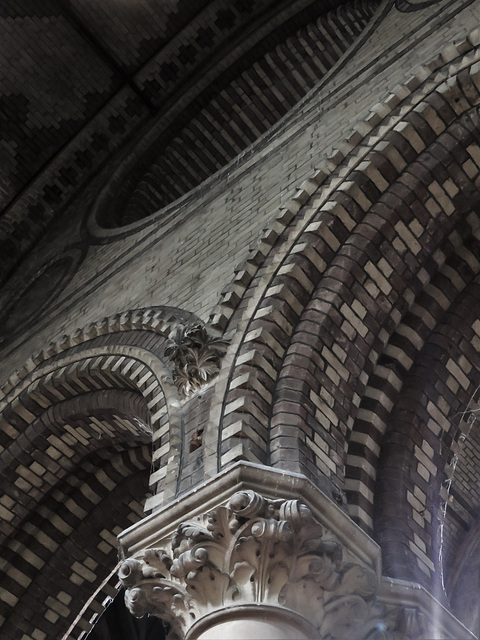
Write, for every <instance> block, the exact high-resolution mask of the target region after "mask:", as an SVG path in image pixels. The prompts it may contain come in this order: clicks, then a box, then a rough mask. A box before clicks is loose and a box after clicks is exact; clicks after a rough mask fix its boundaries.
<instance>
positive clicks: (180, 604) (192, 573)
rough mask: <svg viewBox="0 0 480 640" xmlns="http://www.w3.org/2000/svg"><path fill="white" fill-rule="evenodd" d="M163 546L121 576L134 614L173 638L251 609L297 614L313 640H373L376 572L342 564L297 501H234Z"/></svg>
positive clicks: (244, 497)
mask: <svg viewBox="0 0 480 640" xmlns="http://www.w3.org/2000/svg"><path fill="white" fill-rule="evenodd" d="M164 543H165V544H164V546H162V547H161V548H155V549H148V550H146V551H145V552H144V553H143V556H142V557H141V559H134V558H130V559H128V560H125V561H124V563H123V564H122V566H121V568H120V572H119V575H120V578H121V580H122V582H123V584H124V586H125V587H126V589H127V591H126V596H125V598H126V602H127V606H128V608H129V609H130V611H131V612H132V613H133V614H134V615H135V616H137V617H141V616H143V615H145V614H154V615H156V616H159V617H161V618H162V619H164V620H165V621H167V622H169V623H170V625H171V634H170V638H177V637H178V638H183V637H185V634H186V633H188V631H189V629H190V628H191V627H192V626H193V625H194V624H195V623H196V622H197V621H198V620H199V619H201V618H202V617H204V616H205V615H207V614H210V613H213V612H220V611H221V610H225V609H226V608H230V607H235V606H238V605H245V604H257V605H269V606H274V607H280V608H283V609H285V610H287V612H288V610H290V611H292V612H295V613H296V614H297V615H300V616H302V617H303V618H305V619H306V620H308V621H309V622H310V623H311V625H312V631H313V630H315V634H316V635H315V637H321V638H332V639H333V638H345V639H346V638H351V634H352V630H353V629H354V630H355V633H356V634H357V633H358V631H359V629H362V630H363V631H362V635H364V636H366V635H369V632H370V631H372V619H371V618H372V603H373V600H374V596H375V594H376V591H377V576H376V573H375V572H374V571H373V570H372V569H370V568H369V567H365V566H362V565H360V564H357V563H354V562H345V561H344V555H345V554H344V550H343V548H342V546H341V545H340V543H339V542H338V541H337V540H336V539H335V538H334V536H333V535H332V534H331V533H329V532H328V531H326V530H325V529H324V528H323V527H322V526H321V525H320V524H319V523H318V522H316V521H315V519H314V518H313V515H312V512H311V511H310V509H309V508H308V507H307V506H306V505H305V504H303V503H301V502H299V501H298V500H271V499H267V498H264V497H262V496H261V495H259V494H258V493H255V492H254V491H251V490H247V491H241V492H237V493H235V494H234V495H233V496H232V497H231V499H230V501H229V502H228V504H227V505H226V506H221V507H218V508H216V509H214V510H212V511H209V512H208V513H206V514H204V515H200V516H198V517H196V518H194V519H193V520H191V521H188V522H183V523H181V524H180V525H179V526H178V528H177V529H176V531H175V533H174V534H173V535H172V536H170V538H169V539H168V540H164ZM375 628H376V624H375V622H373V629H375ZM377 628H378V625H377ZM383 637H386V636H383Z"/></svg>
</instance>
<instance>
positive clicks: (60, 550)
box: [2, 445, 150, 640]
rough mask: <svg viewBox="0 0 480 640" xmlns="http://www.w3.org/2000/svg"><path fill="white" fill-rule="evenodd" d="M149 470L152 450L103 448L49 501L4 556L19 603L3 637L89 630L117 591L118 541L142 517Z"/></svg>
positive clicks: (8, 585) (7, 581)
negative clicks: (118, 537) (105, 604)
mask: <svg viewBox="0 0 480 640" xmlns="http://www.w3.org/2000/svg"><path fill="white" fill-rule="evenodd" d="M149 467H150V448H149V446H147V445H143V446H141V447H135V448H133V449H132V448H130V449H128V450H125V449H123V450H122V449H121V448H118V451H114V450H113V451H111V450H104V451H102V452H98V454H96V455H92V456H89V457H87V458H86V459H84V460H83V461H82V465H81V466H79V467H78V468H77V469H76V471H74V472H72V474H71V476H70V477H69V478H65V479H64V480H63V481H61V482H59V483H58V485H57V486H55V487H54V488H53V489H52V490H51V491H50V492H49V493H48V494H46V495H45V496H44V498H43V499H42V500H41V501H40V502H39V503H38V505H37V508H36V510H35V512H34V513H32V514H31V516H30V517H29V519H28V522H27V523H26V526H24V527H23V528H20V529H19V531H18V532H17V534H16V536H15V537H14V538H13V537H12V538H10V540H9V543H8V545H7V546H6V548H5V549H3V550H2V558H3V559H4V560H5V561H9V563H10V566H11V567H12V569H10V570H8V571H7V572H6V575H4V576H2V587H3V588H4V589H5V590H6V591H8V593H9V598H10V601H11V602H10V603H11V604H14V606H13V607H12V609H11V611H8V612H5V611H2V614H3V615H5V613H7V615H6V621H5V622H4V624H3V625H2V638H5V639H6V640H14V639H17V638H18V637H19V631H21V632H22V634H21V635H22V637H23V634H25V635H26V636H27V637H35V638H37V637H38V638H50V637H51V638H54V637H55V638H61V637H65V638H66V637H68V638H78V637H81V636H82V633H83V632H85V631H88V629H89V628H90V627H91V625H92V623H93V621H94V618H95V617H96V616H97V615H99V614H100V613H101V612H102V610H103V607H104V602H105V600H106V599H107V598H108V597H114V595H115V593H116V581H112V580H108V578H109V576H110V574H111V573H112V571H114V570H115V568H116V566H117V553H118V552H117V544H116V537H115V536H116V534H118V533H119V532H120V531H121V530H123V529H124V528H125V527H128V526H129V525H130V524H133V523H134V522H135V521H137V520H138V519H139V518H141V516H142V510H143V497H144V493H145V486H146V484H147V482H148V473H149ZM2 604H3V605H4V609H5V608H6V607H5V603H2ZM67 632H68V635H67Z"/></svg>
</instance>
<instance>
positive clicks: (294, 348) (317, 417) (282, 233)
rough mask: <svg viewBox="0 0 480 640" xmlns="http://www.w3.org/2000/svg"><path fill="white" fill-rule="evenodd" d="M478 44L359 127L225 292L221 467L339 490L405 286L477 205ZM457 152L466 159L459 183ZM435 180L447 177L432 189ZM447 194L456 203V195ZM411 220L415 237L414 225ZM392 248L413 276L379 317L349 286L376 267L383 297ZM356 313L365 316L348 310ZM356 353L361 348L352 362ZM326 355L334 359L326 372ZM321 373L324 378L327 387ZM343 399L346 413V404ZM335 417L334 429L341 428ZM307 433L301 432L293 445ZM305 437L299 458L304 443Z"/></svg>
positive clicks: (444, 59)
mask: <svg viewBox="0 0 480 640" xmlns="http://www.w3.org/2000/svg"><path fill="white" fill-rule="evenodd" d="M477 45H478V34H474V35H473V36H472V37H471V38H470V39H469V40H467V41H466V42H464V43H459V44H458V45H456V48H455V47H450V48H449V49H448V50H446V51H445V53H444V54H443V55H442V56H441V57H439V58H438V59H436V60H435V61H433V62H432V63H430V64H429V65H428V66H424V67H423V68H422V69H421V70H420V71H419V73H418V74H417V75H416V76H415V77H414V78H412V79H411V80H410V81H409V82H408V84H407V85H405V86H403V87H400V88H399V89H398V90H397V93H396V94H395V95H393V96H390V97H389V100H388V101H387V103H386V105H385V112H387V113H388V116H387V117H384V118H382V117H381V116H380V115H379V114H381V113H382V107H383V105H382V106H381V107H377V108H376V113H375V116H376V117H373V115H372V118H371V119H370V120H369V122H368V123H366V126H365V128H364V130H366V131H368V133H367V135H365V136H364V137H363V138H362V135H361V134H360V133H359V132H357V133H356V134H355V135H354V136H352V138H351V139H350V141H349V145H348V146H347V153H344V155H343V157H342V158H341V160H342V163H343V164H342V165H341V166H340V167H339V168H338V169H336V170H335V171H334V172H333V173H332V172H331V170H330V172H329V173H330V175H329V176H326V174H325V172H324V173H323V175H322V172H319V173H318V174H317V175H316V176H314V177H313V178H312V180H311V181H309V182H307V183H305V184H304V185H302V187H303V188H302V190H301V192H300V193H299V194H298V197H297V199H296V201H294V202H293V203H291V206H290V208H289V209H288V210H286V211H284V212H282V213H281V214H280V216H279V219H278V220H277V221H276V222H275V224H274V226H273V228H272V229H271V230H270V231H269V232H267V233H266V235H265V236H264V238H263V239H262V241H261V242H260V244H259V245H258V247H256V249H255V250H254V251H252V253H251V254H250V256H249V259H248V261H247V263H245V265H243V267H244V268H242V269H240V270H239V272H238V274H237V277H236V280H235V282H234V283H233V284H232V286H231V287H230V289H229V290H228V291H226V292H225V296H224V299H223V301H222V304H221V306H220V307H219V309H218V312H217V313H216V314H215V316H214V317H213V320H214V321H215V322H217V324H218V326H221V327H223V328H227V330H228V329H229V328H231V327H237V328H239V329H240V332H239V333H240V334H241V338H239V339H238V341H237V343H236V344H235V345H233V346H232V350H233V349H236V355H235V359H234V364H233V366H232V368H231V369H230V371H229V372H228V374H225V375H224V378H223V384H224V385H225V391H226V393H225V401H224V406H223V413H222V422H223V424H222V426H223V430H222V432H221V433H220V435H219V438H218V441H217V451H218V452H219V462H218V467H222V465H223V464H224V463H223V462H222V459H223V460H226V459H227V455H226V452H227V451H231V450H232V448H235V449H236V450H238V457H244V458H247V459H250V460H252V461H255V462H268V463H271V464H273V465H274V466H283V467H284V468H289V469H291V470H296V471H302V472H306V473H307V474H308V475H310V477H313V478H314V479H315V480H316V482H317V483H318V484H320V485H321V486H324V488H326V489H327V490H329V491H331V490H332V487H331V484H330V483H328V482H327V483H324V478H325V477H327V478H328V477H329V476H330V480H331V481H332V482H333V483H334V484H336V488H337V489H341V488H342V482H343V473H344V464H345V442H346V437H347V434H348V432H349V431H350V430H351V428H352V422H351V419H350V418H349V417H348V416H349V415H354V414H355V410H356V407H358V404H359V402H360V398H361V395H362V392H363V390H364V388H365V385H366V384H367V382H368V378H369V375H370V374H371V373H372V371H373V369H372V366H373V364H374V363H375V361H376V359H377V358H378V356H379V354H380V353H381V351H382V348H383V346H384V345H385V343H386V340H387V338H388V334H389V333H391V332H392V331H393V330H394V329H395V327H396V325H397V324H398V323H399V322H400V320H401V317H402V313H405V312H406V311H407V309H408V304H409V302H408V300H409V295H410V292H407V284H408V283H409V282H410V281H413V280H414V279H420V282H421V279H422V278H423V277H424V271H423V270H424V269H425V265H426V264H427V263H428V261H431V260H435V250H436V247H437V246H438V245H439V244H441V243H442V242H444V241H446V239H447V237H448V234H449V233H450V232H453V227H454V225H455V224H456V223H458V222H459V221H460V220H461V219H463V218H464V217H465V216H467V214H468V213H469V212H470V211H471V209H469V212H467V211H466V206H467V204H466V203H468V207H470V208H471V206H472V203H474V202H475V198H477V197H478V196H477V195H476V194H477V189H476V187H475V185H474V179H475V176H476V175H478V153H477V149H476V147H475V145H473V147H472V149H469V144H470V143H468V140H469V136H470V139H473V138H474V137H475V135H476V131H477V128H478V114H477V112H476V110H475V109H474V108H475V107H476V105H477V104H478V103H479V101H480V93H479V90H478V88H477V85H476V83H478V84H479V86H480V82H479V81H478V78H477V71H476V67H475V66H474V65H475V63H476V61H477V60H478V59H479V57H480V52H479V50H478V49H477ZM472 136H473V138H472ZM458 137H460V138H462V137H463V140H462V141H459V140H458ZM362 143H363V144H362ZM470 146H472V145H470ZM352 147H354V150H353V151H351V152H350V150H351V149H352ZM460 149H463V151H464V152H466V153H467V155H468V156H469V157H468V165H467V166H465V167H463V170H462V171H460V172H459V171H458V167H457V165H458V161H457V159H456V155H458V152H459V150H460ZM339 155H341V154H339ZM445 156H449V157H450V160H451V162H450V165H449V167H448V169H447V177H444V175H443V174H441V171H440V169H439V167H441V166H442V164H444V159H445ZM455 163H456V164H455ZM337 166H338V164H337ZM412 169H413V171H412ZM417 169H421V172H420V174H419V173H418V171H417ZM434 169H435V171H436V172H437V173H440V174H441V175H440V177H439V179H438V180H437V179H436V176H435V175H434ZM469 172H471V173H472V175H468V173H469ZM449 181H450V182H449ZM451 183H452V184H453V185H454V189H457V192H458V193H459V194H460V195H457V193H453V192H452V193H449V191H448V189H449V187H450V184H451ZM319 184H320V188H319ZM437 187H438V190H437V191H436V192H434V188H435V189H436V188H437ZM429 188H430V191H429ZM416 191H419V192H420V194H421V198H423V200H424V201H423V202H420V203H419V204H423V205H425V206H424V209H423V210H422V211H421V212H420V209H419V210H418V212H417V211H415V212H414V213H413V214H412V212H410V214H409V213H408V211H407V209H408V208H409V206H410V204H412V203H411V202H409V201H408V198H409V196H413V195H414V194H415V193H416ZM427 196H428V197H427ZM430 200H431V202H430ZM427 203H428V205H427ZM457 205H458V211H457V208H456V207H457ZM429 207H431V209H429ZM439 211H441V212H442V214H441V215H440V217H439V216H438V212H439ZM460 211H461V215H460V213H459V212H460ZM282 215H283V218H282ZM422 215H423V218H422ZM416 216H418V220H419V221H420V230H419V229H418V228H417V227H416V226H415V224H414V221H415V220H416V219H417V218H416ZM418 231H420V235H419V237H417V236H416V234H417V232H418ZM420 236H421V237H420ZM395 239H397V241H398V242H400V241H401V242H402V244H403V247H405V252H406V253H408V257H407V258H406V259H405V260H404V261H403V265H402V266H403V268H404V269H406V270H407V271H408V275H407V277H406V278H405V277H404V278H403V280H402V277H401V276H399V277H396V274H394V276H393V279H394V280H395V283H394V285H390V284H386V285H385V287H386V288H388V287H390V289H389V290H388V292H387V295H390V293H391V291H392V290H395V287H396V288H397V289H398V294H397V295H394V299H393V302H394V304H393V305H390V307H389V303H388V301H386V300H384V299H383V298H379V300H378V301H373V303H371V302H369V303H368V304H371V305H372V304H373V307H374V308H371V309H367V308H365V305H363V304H362V303H361V302H360V301H359V300H358V295H357V296H356V297H355V294H352V293H351V292H350V287H351V286H352V285H353V284H354V283H355V282H358V283H359V286H361V283H362V277H363V275H364V274H363V271H364V269H365V268H366V267H368V269H370V271H371V273H370V274H369V278H370V279H371V280H372V281H373V283H374V285H375V287H376V288H377V290H381V288H380V287H379V286H378V284H380V283H382V284H383V281H384V280H385V281H386V280H388V277H385V275H384V274H383V273H382V266H383V262H381V261H382V259H385V256H384V255H383V254H382V251H383V250H384V248H385V247H386V245H387V244H392V243H393V242H394V240H395ZM417 247H418V251H417ZM402 251H403V249H402ZM402 288H403V291H402ZM417 288H418V287H417ZM245 290H246V291H247V293H246V294H245V296H244V294H243V291H245ZM420 290H421V287H420V288H418V291H417V292H416V295H418V293H419V292H420ZM314 292H315V293H314ZM319 292H321V293H320V295H319ZM342 294H345V298H342ZM403 294H406V300H404V301H403V303H402V302H400V301H399V300H400V298H401V297H402V296H403ZM384 297H385V298H386V297H387V296H386V295H385V296H384ZM239 301H241V303H240V302H239ZM355 301H357V302H358V304H356V305H355V306H352V305H353V303H354V302H355ZM405 302H406V305H405ZM358 314H360V315H358ZM375 316H376V317H375ZM352 321H353V324H352ZM385 322H386V323H387V328H386V331H387V335H384V336H383V339H382V341H383V344H381V343H379V342H378V340H375V339H373V337H372V336H373V335H374V333H375V332H377V333H380V330H381V329H382V328H384V323H385ZM354 325H358V328H359V329H360V331H361V332H364V335H363V336H362V335H361V333H359V332H358V331H357V328H356V327H355V326H354ZM319 333H321V335H320V336H319ZM365 337H367V340H365ZM338 338H341V339H340V340H339V339H338ZM312 339H313V340H315V341H316V344H315V346H314V347H313V348H312V346H311V342H312ZM352 340H357V341H358V345H362V347H361V349H357V350H356V353H350V354H349V353H347V350H348V349H350V346H348V345H349V344H350V343H351V342H352ZM345 347H347V350H346V349H345ZM322 349H326V350H327V351H328V352H329V353H328V358H329V359H330V361H329V362H327V363H326V361H325V358H324V357H323V355H322ZM360 351H363V354H362V353H360ZM355 358H358V361H356V360H355ZM342 359H343V360H344V361H346V360H347V359H348V364H349V365H352V366H351V369H352V371H351V373H350V375H351V376H352V378H353V380H352V379H348V376H347V378H346V379H342V377H341V376H340V378H338V371H343V369H344V367H343V364H344V363H343V362H342ZM322 367H323V369H322ZM327 367H328V369H329V371H330V372H331V373H332V376H331V377H330V378H329V376H328V375H325V371H326V369H327ZM365 369H366V370H365ZM319 378H320V379H322V384H321V385H320V384H319ZM302 380H304V381H305V382H306V385H305V384H304V382H302ZM325 382H327V383H328V384H325ZM302 385H303V388H301V387H302ZM328 386H330V387H331V388H330V389H328ZM299 387H300V388H299ZM332 388H335V389H337V390H338V391H337V393H339V394H341V395H342V402H340V400H339V399H338V398H337V400H335V398H333V395H332V393H331V391H332ZM311 391H312V392H313V393H312V396H311V397H308V395H306V394H310V392H311ZM321 391H322V393H324V394H325V395H326V397H322V395H321V393H320V392H321ZM346 395H348V396H349V397H348V403H350V408H348V407H347V406H343V404H342V403H343V402H345V400H344V399H345V396H346ZM335 402H337V405H336V406H335V411H332V403H335ZM272 407H273V408H272ZM350 409H351V410H350ZM337 413H338V415H339V416H340V421H339V424H334V422H335V420H336V418H337ZM342 416H344V419H342ZM319 422H320V424H321V425H322V427H321V429H327V430H331V429H332V425H333V437H332V439H331V440H330V442H328V441H327V442H326V441H325V440H321V441H318V439H317V441H315V438H314V436H315V435H318V434H315V433H314V430H313V429H312V424H314V425H316V428H318V424H319ZM302 428H304V429H305V433H304V434H301V437H300V439H299V429H302ZM253 433H255V437H254V436H253ZM308 434H310V442H309V446H308V447H307V448H305V446H304V445H305V442H304V441H303V442H302V438H303V439H304V440H305V439H306V438H307V437H309V435H308ZM211 437H213V434H211ZM206 439H207V438H206ZM327 440H328V439H327ZM299 443H300V449H299V447H298V444H299ZM279 450H282V454H281V455H280V454H279ZM298 450H300V454H299V455H297V454H296V453H295V452H296V451H298ZM312 452H313V453H312ZM230 460H231V456H229V461H230ZM318 469H320V474H319V473H318V472H317V470H318Z"/></svg>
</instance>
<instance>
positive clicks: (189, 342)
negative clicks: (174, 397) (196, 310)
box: [164, 323, 228, 398]
mask: <svg viewBox="0 0 480 640" xmlns="http://www.w3.org/2000/svg"><path fill="white" fill-rule="evenodd" d="M227 346H228V341H227V340H225V339H224V338H220V337H217V336H213V335H211V334H210V333H209V331H208V329H207V327H206V326H205V325H203V324H201V323H194V324H185V325H181V326H179V327H178V328H177V330H176V331H175V334H174V336H173V337H172V338H170V339H169V340H168V341H167V346H166V348H165V351H164V355H165V357H166V359H167V360H169V361H170V362H171V363H172V365H173V382H174V383H175V385H176V387H177V389H178V391H179V394H180V397H182V398H188V397H189V396H191V395H192V394H193V393H195V392H196V391H198V390H199V389H201V388H202V387H203V386H204V385H205V384H207V383H208V382H210V380H211V379H212V378H214V377H215V376H216V375H217V373H218V372H219V370H220V363H221V359H222V357H223V356H224V355H225V352H226V350H227Z"/></svg>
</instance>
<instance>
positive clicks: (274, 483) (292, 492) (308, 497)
mask: <svg viewBox="0 0 480 640" xmlns="http://www.w3.org/2000/svg"><path fill="white" fill-rule="evenodd" d="M246 490H253V491H260V492H261V493H262V495H263V496H265V497H266V498H270V499H273V500H275V499H280V498H281V499H284V500H288V499H292V500H295V499H299V500H301V501H302V502H304V503H305V504H306V505H307V507H308V508H309V509H310V510H311V511H312V514H313V517H314V518H315V520H316V521H317V522H318V523H319V524H320V525H323V526H325V527H326V528H328V530H329V531H330V532H331V533H332V534H333V535H334V536H336V537H337V538H338V541H339V542H340V544H342V545H343V546H344V547H345V548H346V549H348V551H349V552H350V553H351V554H352V555H353V556H354V557H355V558H356V559H357V560H358V561H359V562H361V563H362V564H365V565H367V566H369V567H371V568H372V569H373V570H374V571H375V573H376V574H377V576H378V577H379V578H380V576H381V555H380V547H379V546H378V545H377V544H376V543H375V542H374V541H373V540H372V539H371V538H370V537H369V536H368V535H367V534H366V533H365V532H364V531H362V529H360V527H358V526H357V525H356V524H355V523H354V522H353V521H352V520H350V518H349V517H348V516H347V515H346V514H345V513H344V512H343V511H342V510H341V509H340V508H339V507H337V505H336V504H335V503H334V502H332V501H331V500H330V499H329V498H327V497H326V496H325V495H324V494H323V493H322V492H321V491H320V490H319V489H317V487H316V486H315V485H314V484H313V483H312V482H311V481H310V480H308V478H306V477H305V476H303V475H301V474H297V473H291V472H284V471H280V470H278V469H273V468H271V467H264V466H262V465H258V464H255V463H252V462H244V461H241V462H237V463H236V464H234V465H232V466H231V467H229V468H228V469H226V470H225V471H222V472H221V473H219V474H218V475H217V476H215V477H214V478H212V479H210V480H208V481H207V482H205V483H204V484H203V485H202V486H201V487H200V488H195V489H193V490H191V491H189V492H187V493H185V494H183V495H181V496H180V497H178V498H176V499H175V500H174V501H172V502H170V503H169V504H168V505H166V506H165V507H162V508H161V509H159V510H158V511H155V512H154V513H152V514H151V515H149V516H147V517H146V518H144V519H143V520H141V521H140V522H139V523H137V524H135V525H133V526H131V527H129V528H128V529H126V530H125V531H123V532H122V533H121V534H120V535H119V536H118V540H119V543H120V550H121V555H122V557H124V558H128V557H131V556H133V555H136V554H138V553H140V552H141V551H142V550H143V549H145V548H148V547H155V546H156V545H158V543H159V542H160V541H161V540H162V539H164V538H165V537H167V536H168V535H170V534H171V533H172V532H173V531H174V530H175V529H176V528H177V526H178V525H179V524H181V523H182V522H183V521H184V520H185V519H187V518H188V519H191V518H193V517H195V516H196V515H199V514H201V513H204V512H207V511H211V510H212V509H215V508H216V507H218V506H220V505H225V504H226V503H227V502H228V500H229V499H230V497H231V496H232V495H233V494H234V493H237V492H238V491H246Z"/></svg>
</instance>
